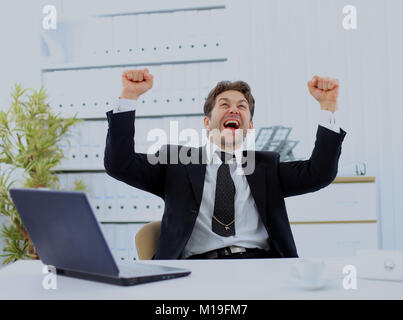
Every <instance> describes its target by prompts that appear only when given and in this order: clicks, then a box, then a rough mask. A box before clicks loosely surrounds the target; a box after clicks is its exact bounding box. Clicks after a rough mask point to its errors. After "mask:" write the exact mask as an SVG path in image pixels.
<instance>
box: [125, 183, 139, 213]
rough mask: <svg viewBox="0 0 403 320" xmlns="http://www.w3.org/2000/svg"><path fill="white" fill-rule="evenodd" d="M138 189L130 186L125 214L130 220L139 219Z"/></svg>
mask: <svg viewBox="0 0 403 320" xmlns="http://www.w3.org/2000/svg"><path fill="white" fill-rule="evenodd" d="M138 190H139V189H136V188H134V187H130V192H129V193H128V200H127V207H128V210H127V214H128V219H129V220H130V221H141V218H142V217H141V200H140V193H139V192H138Z"/></svg>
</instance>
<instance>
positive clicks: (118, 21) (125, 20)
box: [113, 15, 136, 63]
mask: <svg viewBox="0 0 403 320" xmlns="http://www.w3.org/2000/svg"><path fill="white" fill-rule="evenodd" d="M133 18H134V16H132V15H129V16H116V17H113V55H114V61H116V62H118V63H119V62H121V63H124V62H126V61H128V60H129V49H130V47H131V39H132V38H133V35H134V34H136V32H133V29H132V20H133Z"/></svg>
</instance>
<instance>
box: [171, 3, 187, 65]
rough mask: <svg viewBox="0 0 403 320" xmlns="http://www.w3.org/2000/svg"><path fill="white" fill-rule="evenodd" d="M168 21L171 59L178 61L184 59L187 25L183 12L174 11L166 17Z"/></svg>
mask: <svg viewBox="0 0 403 320" xmlns="http://www.w3.org/2000/svg"><path fill="white" fill-rule="evenodd" d="M168 17H169V19H170V28H169V29H170V37H169V38H170V39H171V41H170V42H171V43H172V48H173V50H172V54H173V57H174V58H175V59H177V60H179V61H181V60H185V59H186V54H187V53H186V49H187V48H186V46H187V33H186V32H187V25H186V20H185V18H186V16H185V12H184V11H176V12H173V13H171V14H169V15H168ZM184 26H185V28H184Z"/></svg>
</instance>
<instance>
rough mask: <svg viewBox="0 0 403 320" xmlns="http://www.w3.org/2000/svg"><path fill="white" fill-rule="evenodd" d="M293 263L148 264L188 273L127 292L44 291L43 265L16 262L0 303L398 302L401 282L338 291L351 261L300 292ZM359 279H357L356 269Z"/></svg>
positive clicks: (81, 287) (69, 283) (7, 272)
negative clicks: (325, 281) (322, 283)
mask: <svg viewBox="0 0 403 320" xmlns="http://www.w3.org/2000/svg"><path fill="white" fill-rule="evenodd" d="M296 261H297V259H278V260H269V259H267V260H216V261H211V260H210V261H208V260H199V261H198V260H193V261H192V260H183V261H182V260H181V261H147V262H145V263H154V264H161V265H167V266H176V267H183V268H188V269H190V270H192V273H191V274H190V275H189V276H187V277H184V278H178V279H173V280H165V281H158V282H153V283H146V284H141V285H137V286H132V287H120V286H115V285H110V284H103V283H98V282H91V281H87V280H79V279H74V278H68V277H62V276H58V277H57V289H56V290H45V289H43V287H42V281H43V279H44V277H45V275H44V274H42V268H43V264H42V263H41V262H39V261H20V262H17V263H15V264H13V265H9V266H7V267H5V268H2V269H0V299H139V300H166V299H169V300H196V299H200V300H204V299H208V300H221V299H222V300H224V299H240V300H249V299H258V300H260V299H264V300H266V299H347V300H350V299H403V282H390V281H389V282H388V281H372V280H363V279H358V280H357V281H358V282H357V289H356V290H345V289H343V286H342V278H343V276H344V275H343V273H342V269H343V266H345V265H347V264H353V265H354V263H355V262H356V258H355V257H352V258H337V259H336V258H332V259H326V260H325V262H326V266H327V273H328V274H329V275H331V276H335V277H336V276H337V277H339V278H338V279H335V280H333V281H332V283H331V285H330V286H329V287H327V288H325V289H321V290H316V291H309V290H304V289H300V288H298V287H297V286H296V284H295V282H294V281H292V280H291V270H292V268H293V264H294V263H295V262H296ZM357 271H358V277H359V270H357Z"/></svg>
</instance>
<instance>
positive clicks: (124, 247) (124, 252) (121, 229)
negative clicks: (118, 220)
mask: <svg viewBox="0 0 403 320" xmlns="http://www.w3.org/2000/svg"><path fill="white" fill-rule="evenodd" d="M114 227H115V237H116V255H117V260H118V262H119V263H128V262H129V241H128V238H129V232H128V231H129V230H128V225H127V224H117V225H115V226H114Z"/></svg>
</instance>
